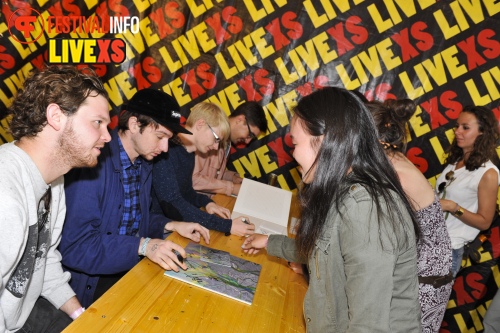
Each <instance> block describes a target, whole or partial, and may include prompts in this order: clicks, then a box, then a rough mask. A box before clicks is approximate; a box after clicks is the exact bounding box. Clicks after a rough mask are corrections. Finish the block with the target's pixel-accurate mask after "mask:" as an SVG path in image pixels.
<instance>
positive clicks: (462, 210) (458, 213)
mask: <svg viewBox="0 0 500 333" xmlns="http://www.w3.org/2000/svg"><path fill="white" fill-rule="evenodd" d="M453 215H455V216H456V217H460V216H462V215H464V209H463V208H462V207H460V206H458V209H457V210H456V212H454V213H453Z"/></svg>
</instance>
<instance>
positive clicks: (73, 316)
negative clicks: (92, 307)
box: [69, 307, 85, 320]
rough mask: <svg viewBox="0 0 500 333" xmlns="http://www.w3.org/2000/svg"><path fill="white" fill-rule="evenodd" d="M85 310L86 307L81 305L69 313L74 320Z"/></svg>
mask: <svg viewBox="0 0 500 333" xmlns="http://www.w3.org/2000/svg"><path fill="white" fill-rule="evenodd" d="M83 311H85V308H84V307H80V308H79V309H76V310H75V311H74V312H73V313H72V314H70V315H69V317H70V318H71V319H73V320H75V319H76V318H78V317H79V316H80V315H81V314H82V313H83Z"/></svg>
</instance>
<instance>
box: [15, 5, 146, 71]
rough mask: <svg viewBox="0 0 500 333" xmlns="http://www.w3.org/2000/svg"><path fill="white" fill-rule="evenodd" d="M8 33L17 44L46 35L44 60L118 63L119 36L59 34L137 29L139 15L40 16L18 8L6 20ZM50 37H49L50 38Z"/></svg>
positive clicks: (122, 55) (120, 55)
mask: <svg viewBox="0 0 500 333" xmlns="http://www.w3.org/2000/svg"><path fill="white" fill-rule="evenodd" d="M8 27H9V33H10V35H11V36H12V38H13V39H14V40H15V41H16V42H19V43H21V44H30V43H35V42H36V41H37V40H39V39H40V37H42V36H43V35H44V34H46V35H47V36H48V37H49V38H48V62H49V63H58V64H59V63H68V64H97V63H104V64H107V63H114V64H118V63H122V62H123V61H124V60H125V58H126V43H125V41H124V40H123V39H121V38H67V37H62V36H60V34H72V33H73V36H77V37H78V36H81V35H84V36H85V35H87V36H88V34H93V33H99V34H101V35H102V34H106V33H124V32H127V30H129V29H130V31H131V32H132V33H138V32H139V18H138V17H135V16H133V17H130V16H121V17H110V18H109V21H104V20H101V19H100V18H99V17H97V16H92V17H90V18H86V17H84V16H43V15H41V14H40V13H39V12H38V11H36V10H35V9H33V8H29V9H18V10H16V11H15V12H13V13H12V15H11V16H10V18H9V20H8ZM51 36H52V38H51Z"/></svg>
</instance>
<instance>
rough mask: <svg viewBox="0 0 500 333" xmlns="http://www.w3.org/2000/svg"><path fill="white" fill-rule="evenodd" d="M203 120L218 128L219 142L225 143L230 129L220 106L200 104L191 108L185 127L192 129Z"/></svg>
mask: <svg viewBox="0 0 500 333" xmlns="http://www.w3.org/2000/svg"><path fill="white" fill-rule="evenodd" d="M200 119H203V120H204V121H205V122H206V123H207V124H208V125H210V126H211V127H212V128H213V127H218V128H219V130H220V134H221V140H222V141H223V142H227V141H228V139H229V134H230V132H231V129H230V127H229V121H228V119H227V116H226V113H225V112H224V110H222V108H221V107H220V106H218V105H217V104H214V103H210V102H200V103H198V104H196V105H195V106H193V108H192V109H191V113H190V114H189V117H188V119H187V121H186V126H188V127H193V126H194V124H195V123H196V122H197V121H198V120H200Z"/></svg>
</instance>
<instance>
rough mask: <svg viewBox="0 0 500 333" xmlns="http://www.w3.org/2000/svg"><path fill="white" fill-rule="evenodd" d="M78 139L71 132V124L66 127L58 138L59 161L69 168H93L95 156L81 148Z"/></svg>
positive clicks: (72, 131) (73, 132)
mask: <svg viewBox="0 0 500 333" xmlns="http://www.w3.org/2000/svg"><path fill="white" fill-rule="evenodd" d="M80 141H82V140H80V138H79V137H78V136H77V135H76V133H75V131H74V130H73V124H72V123H71V122H70V123H69V124H67V125H66V128H65V129H64V131H63V133H62V135H61V137H60V138H59V148H60V152H59V156H60V157H61V161H63V162H64V163H65V164H66V165H68V166H70V167H71V168H84V167H94V166H96V165H97V156H94V155H93V154H92V153H91V150H88V149H87V148H85V147H83V146H82V144H81V142H80Z"/></svg>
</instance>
